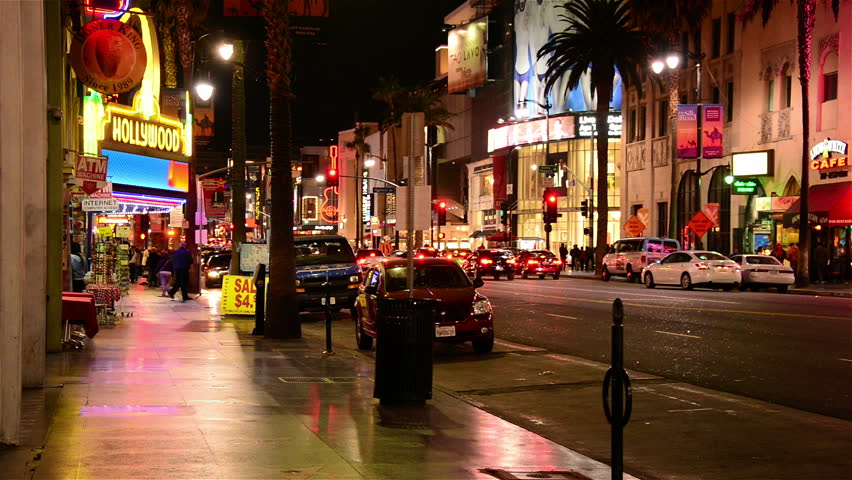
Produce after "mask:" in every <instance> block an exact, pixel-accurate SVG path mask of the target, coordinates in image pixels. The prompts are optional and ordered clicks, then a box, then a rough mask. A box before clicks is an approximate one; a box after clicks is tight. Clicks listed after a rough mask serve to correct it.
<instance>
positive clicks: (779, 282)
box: [731, 255, 796, 293]
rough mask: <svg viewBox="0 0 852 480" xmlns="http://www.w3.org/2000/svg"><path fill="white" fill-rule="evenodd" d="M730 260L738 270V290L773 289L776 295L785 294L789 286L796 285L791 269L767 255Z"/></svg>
mask: <svg viewBox="0 0 852 480" xmlns="http://www.w3.org/2000/svg"><path fill="white" fill-rule="evenodd" d="M731 260H733V261H735V262H737V264H738V265H739V268H740V275H741V276H742V280H741V281H740V285H739V287H740V290H745V289H747V288H751V289H755V288H760V287H775V288H777V289H778V293H787V289H788V288H789V287H790V285H793V284H794V283H796V275H795V273H794V272H793V269H792V268H790V267H787V266H784V265H783V264H781V262H779V261H778V259H776V258H775V257H771V256H769V255H734V256H733V257H731Z"/></svg>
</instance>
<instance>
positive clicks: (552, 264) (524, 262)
mask: <svg viewBox="0 0 852 480" xmlns="http://www.w3.org/2000/svg"><path fill="white" fill-rule="evenodd" d="M560 273H562V260H560V259H559V258H558V257H557V256H556V255H554V254H553V252H550V251H548V250H524V251H522V252H521V254H520V255H519V256H517V257H515V274H520V275H521V278H527V277H529V276H530V275H538V278H544V277H545V276H547V275H552V276H553V279H554V280H559V274H560Z"/></svg>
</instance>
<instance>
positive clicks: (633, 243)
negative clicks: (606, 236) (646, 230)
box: [615, 240, 642, 253]
mask: <svg viewBox="0 0 852 480" xmlns="http://www.w3.org/2000/svg"><path fill="white" fill-rule="evenodd" d="M640 250H642V240H622V241H620V242H618V246H617V247H616V248H615V251H616V253H622V252H638V251H640Z"/></svg>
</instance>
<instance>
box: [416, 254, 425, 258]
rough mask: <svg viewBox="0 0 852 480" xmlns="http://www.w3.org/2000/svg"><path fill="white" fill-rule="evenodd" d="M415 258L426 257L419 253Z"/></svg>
mask: <svg viewBox="0 0 852 480" xmlns="http://www.w3.org/2000/svg"><path fill="white" fill-rule="evenodd" d="M417 258H426V255H423V254H422V253H421V254H420V255H417Z"/></svg>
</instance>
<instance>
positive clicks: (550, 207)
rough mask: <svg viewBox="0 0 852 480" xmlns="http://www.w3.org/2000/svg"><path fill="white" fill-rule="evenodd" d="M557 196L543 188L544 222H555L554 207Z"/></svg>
mask: <svg viewBox="0 0 852 480" xmlns="http://www.w3.org/2000/svg"><path fill="white" fill-rule="evenodd" d="M558 200H559V197H557V196H556V194H555V193H553V192H550V191H547V190H545V192H544V223H556V219H557V218H558V217H557V215H558V214H557V213H556V207H557V202H558Z"/></svg>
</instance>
